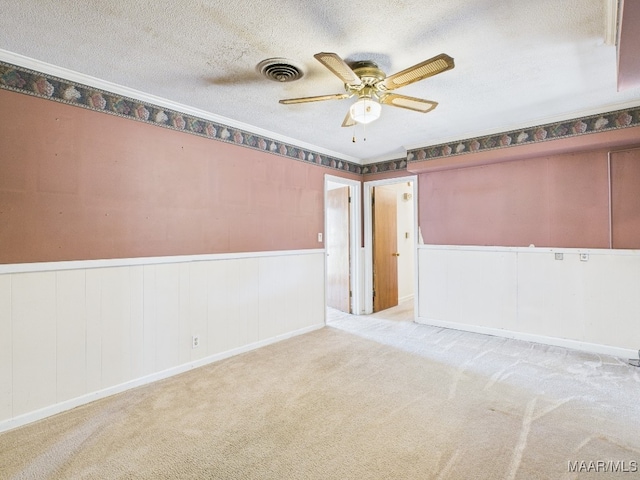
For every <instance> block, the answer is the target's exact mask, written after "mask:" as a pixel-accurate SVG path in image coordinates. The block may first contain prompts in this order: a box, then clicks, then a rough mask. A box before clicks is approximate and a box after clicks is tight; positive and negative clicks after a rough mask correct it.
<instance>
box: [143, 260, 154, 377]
mask: <svg viewBox="0 0 640 480" xmlns="http://www.w3.org/2000/svg"><path fill="white" fill-rule="evenodd" d="M156 268H157V265H146V266H144V267H143V271H142V298H143V300H142V365H143V374H144V375H149V374H151V373H153V372H155V371H156V370H157V368H156V346H157V330H158V324H157V322H156V316H157V313H158V300H157V296H156V292H157V289H156Z"/></svg>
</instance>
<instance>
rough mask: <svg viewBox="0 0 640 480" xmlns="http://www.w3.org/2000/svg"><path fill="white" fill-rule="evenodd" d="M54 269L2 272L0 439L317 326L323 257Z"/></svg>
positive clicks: (312, 253) (296, 254) (308, 253)
mask: <svg viewBox="0 0 640 480" xmlns="http://www.w3.org/2000/svg"><path fill="white" fill-rule="evenodd" d="M55 266H56V265H54V264H51V263H48V264H43V265H42V270H38V266H37V264H29V265H26V266H25V267H24V269H25V270H24V271H16V270H17V269H18V267H17V266H14V265H12V266H9V267H10V268H9V267H5V273H0V431H4V430H8V429H11V428H15V427H17V426H20V425H24V424H26V423H29V422H31V421H34V420H38V419H41V418H44V417H46V416H48V415H52V414H55V413H58V412H60V411H64V410H66V409H69V408H73V407H75V406H78V405H82V404H84V403H87V402H90V401H92V400H95V399H97V398H102V397H105V396H108V395H111V394H114V393H118V392H121V391H123V390H126V389H128V388H133V387H135V386H139V385H142V384H145V383H149V382H152V381H155V380H158V379H161V378H165V377H168V376H170V375H175V374H178V373H181V372H184V371H186V370H188V369H191V368H194V367H198V366H200V365H204V364H207V363H210V362H213V361H216V360H219V359H222V358H226V357H228V356H231V355H234V354H237V353H241V352H244V351H248V350H251V349H254V348H258V347H260V346H262V345H267V344H269V343H273V342H275V341H278V340H281V339H284V338H288V337H290V336H292V335H297V334H301V333H304V332H308V331H311V330H313V329H316V328H320V327H322V326H323V325H324V250H297V251H283V252H258V253H255V254H251V253H242V254H238V255H237V256H234V254H224V255H220V256H216V255H213V256H212V255H206V256H192V257H184V258H173V257H156V258H151V259H148V261H147V263H144V262H143V261H141V260H140V259H131V260H127V259H124V260H109V261H107V262H106V263H102V262H100V263H95V262H94V263H91V262H88V263H87V264H86V268H83V263H82V262H73V263H69V264H66V263H65V262H60V266H59V268H58V269H56V268H54V267H55ZM194 336H197V337H198V345H197V346H195V347H194V346H193V337H194Z"/></svg>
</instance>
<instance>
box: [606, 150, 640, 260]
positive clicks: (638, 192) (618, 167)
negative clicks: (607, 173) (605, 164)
mask: <svg viewBox="0 0 640 480" xmlns="http://www.w3.org/2000/svg"><path fill="white" fill-rule="evenodd" d="M611 205H612V220H613V222H612V224H613V227H612V238H613V248H640V148H636V149H633V150H626V151H621V152H612V153H611Z"/></svg>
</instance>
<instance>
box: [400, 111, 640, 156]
mask: <svg viewBox="0 0 640 480" xmlns="http://www.w3.org/2000/svg"><path fill="white" fill-rule="evenodd" d="M639 125H640V107H633V108H627V109H623V110H617V111H614V112H608V113H602V114H596V115H591V116H588V117H583V118H574V119H572V120H565V121H562V122H555V123H549V124H546V125H539V126H535V127H530V128H525V129H522V130H512V131H510V132H504V133H498V134H495V135H487V136H483V137H476V138H470V139H467V140H461V141H455V142H450V143H443V144H440V145H434V146H429V147H423V148H416V149H412V150H408V151H407V161H408V162H409V163H410V162H419V161H423V160H435V159H440V158H447V157H453V156H456V155H464V154H467V153H477V152H482V151H485V150H497V149H499V148H507V147H514V146H518V145H527V144H533V143H540V142H546V141H549V140H558V139H561V138H569V137H575V136H578V135H588V134H590V133H598V132H605V131H608V130H616V129H620V128H628V127H636V126H639Z"/></svg>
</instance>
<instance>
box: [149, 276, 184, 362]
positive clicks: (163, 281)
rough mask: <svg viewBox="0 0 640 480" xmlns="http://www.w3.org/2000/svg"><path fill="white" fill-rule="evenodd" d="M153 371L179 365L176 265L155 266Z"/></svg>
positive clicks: (178, 284)
mask: <svg viewBox="0 0 640 480" xmlns="http://www.w3.org/2000/svg"><path fill="white" fill-rule="evenodd" d="M155 273H156V276H155V290H154V291H153V292H152V296H153V298H154V299H155V319H154V323H155V326H156V332H155V333H156V343H155V348H154V351H155V354H156V355H155V357H156V361H155V368H156V370H165V369H167V368H171V367H175V366H176V365H180V266H179V265H175V264H168V265H156V266H155Z"/></svg>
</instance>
